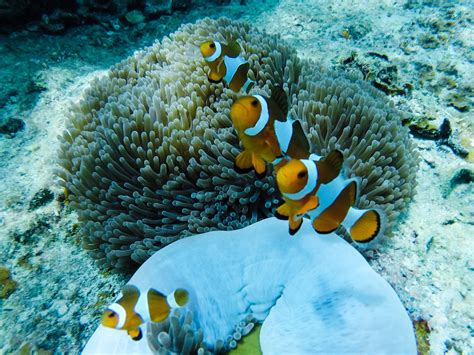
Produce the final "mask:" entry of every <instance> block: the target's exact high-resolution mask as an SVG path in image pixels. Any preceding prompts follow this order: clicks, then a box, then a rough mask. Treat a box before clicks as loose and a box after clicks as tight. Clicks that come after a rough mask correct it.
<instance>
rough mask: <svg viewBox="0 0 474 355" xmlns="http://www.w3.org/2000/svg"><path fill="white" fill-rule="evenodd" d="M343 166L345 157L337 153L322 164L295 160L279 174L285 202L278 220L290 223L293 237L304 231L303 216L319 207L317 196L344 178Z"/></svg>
mask: <svg viewBox="0 0 474 355" xmlns="http://www.w3.org/2000/svg"><path fill="white" fill-rule="evenodd" d="M342 162H343V155H342V153H341V152H340V151H339V150H334V151H332V152H330V153H329V154H328V155H327V156H326V157H325V158H323V159H321V160H319V161H313V160H308V159H302V160H300V159H292V160H290V161H289V162H288V163H286V164H285V165H283V166H282V167H281V168H280V169H279V170H278V172H277V175H276V180H277V185H278V188H279V189H280V192H281V194H282V196H283V199H284V201H285V202H284V203H283V204H282V205H281V206H280V207H278V208H277V210H276V212H275V216H276V217H277V218H280V219H288V221H289V224H290V234H291V235H294V234H295V233H296V232H297V231H298V230H299V229H300V228H301V224H302V223H303V215H304V214H305V213H306V212H308V211H310V210H313V209H315V208H316V207H318V205H319V204H320V202H319V199H318V197H317V195H316V192H317V191H318V189H319V188H320V186H321V184H327V183H329V182H330V181H331V180H333V179H335V178H336V177H337V176H338V175H339V174H340V172H341V169H342Z"/></svg>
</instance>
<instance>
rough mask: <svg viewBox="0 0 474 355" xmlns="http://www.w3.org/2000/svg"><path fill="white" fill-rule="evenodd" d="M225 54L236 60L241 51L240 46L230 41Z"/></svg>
mask: <svg viewBox="0 0 474 355" xmlns="http://www.w3.org/2000/svg"><path fill="white" fill-rule="evenodd" d="M226 49H227V51H226V52H227V53H226V55H227V56H229V57H231V58H237V57H238V56H239V55H240V52H241V51H242V49H241V48H240V44H239V43H237V41H230V42H229V43H227V45H226Z"/></svg>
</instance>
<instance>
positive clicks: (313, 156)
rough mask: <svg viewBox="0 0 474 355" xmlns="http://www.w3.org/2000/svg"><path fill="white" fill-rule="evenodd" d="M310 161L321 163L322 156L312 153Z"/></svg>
mask: <svg viewBox="0 0 474 355" xmlns="http://www.w3.org/2000/svg"><path fill="white" fill-rule="evenodd" d="M308 159H310V160H313V161H320V160H321V159H322V156H320V155H317V154H315V153H312V154H311V155H310V156H309V158H308Z"/></svg>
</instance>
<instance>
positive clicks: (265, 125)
mask: <svg viewBox="0 0 474 355" xmlns="http://www.w3.org/2000/svg"><path fill="white" fill-rule="evenodd" d="M230 118H231V120H232V123H233V125H234V128H235V130H236V131H237V135H238V136H239V139H240V141H241V142H242V145H243V146H244V150H243V151H242V152H241V153H240V154H239V155H237V157H236V159H235V164H234V169H235V170H236V171H237V172H240V173H246V172H249V171H251V170H253V169H254V170H255V171H256V173H257V176H259V177H261V176H263V175H264V174H265V173H266V167H267V163H271V164H273V165H274V167H275V170H276V171H277V170H278V169H279V168H280V167H281V166H282V165H284V163H286V162H287V161H288V160H289V159H290V158H294V159H305V158H307V157H308V156H309V155H310V145H309V142H308V139H307V137H306V134H305V133H304V130H303V127H302V126H301V122H300V121H298V120H293V119H292V118H291V117H288V99H287V96H286V93H285V91H284V90H283V89H282V88H280V87H275V88H274V89H273V90H272V95H271V97H270V98H268V97H265V96H262V95H252V96H243V97H241V98H239V99H238V100H237V101H235V102H234V104H233V105H232V107H231V109H230Z"/></svg>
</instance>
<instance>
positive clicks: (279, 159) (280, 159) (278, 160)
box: [272, 157, 283, 165]
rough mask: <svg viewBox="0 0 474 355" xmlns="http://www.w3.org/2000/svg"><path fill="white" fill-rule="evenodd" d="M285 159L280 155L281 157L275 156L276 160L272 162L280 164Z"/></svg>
mask: <svg viewBox="0 0 474 355" xmlns="http://www.w3.org/2000/svg"><path fill="white" fill-rule="evenodd" d="M282 160H283V157H280V158H275V160H274V161H272V164H273V165H278V164H280V162H281V161H282Z"/></svg>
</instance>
